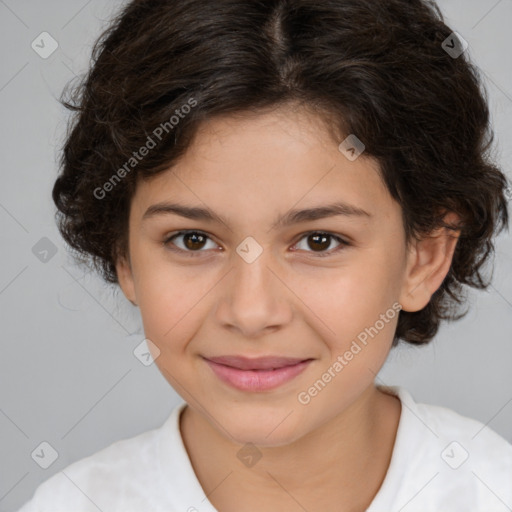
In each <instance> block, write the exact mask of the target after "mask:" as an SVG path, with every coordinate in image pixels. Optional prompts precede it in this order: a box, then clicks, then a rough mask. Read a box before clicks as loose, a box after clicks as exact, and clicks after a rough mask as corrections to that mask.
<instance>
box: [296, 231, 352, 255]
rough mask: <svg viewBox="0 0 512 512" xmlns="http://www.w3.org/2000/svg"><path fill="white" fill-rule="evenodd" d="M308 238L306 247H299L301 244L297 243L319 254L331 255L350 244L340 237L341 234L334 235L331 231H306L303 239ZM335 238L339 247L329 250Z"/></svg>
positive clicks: (303, 248) (306, 249)
mask: <svg viewBox="0 0 512 512" xmlns="http://www.w3.org/2000/svg"><path fill="white" fill-rule="evenodd" d="M304 239H305V240H306V244H305V245H306V247H304V245H303V246H302V247H299V245H300V243H299V244H296V247H297V248H299V249H301V250H305V251H306V252H312V253H317V254H316V255H317V256H329V255H330V254H332V253H335V252H337V251H339V250H341V249H343V248H344V247H346V246H348V245H350V244H349V243H348V242H346V241H345V240H343V239H342V238H340V237H339V236H336V235H332V234H330V233H324V232H321V231H314V232H311V233H306V234H305V235H304V236H303V237H302V238H301V241H302V240H304ZM333 240H335V241H336V242H338V244H339V245H338V247H335V248H334V249H331V250H330V251H327V249H328V248H329V247H330V246H331V243H332V241H333Z"/></svg>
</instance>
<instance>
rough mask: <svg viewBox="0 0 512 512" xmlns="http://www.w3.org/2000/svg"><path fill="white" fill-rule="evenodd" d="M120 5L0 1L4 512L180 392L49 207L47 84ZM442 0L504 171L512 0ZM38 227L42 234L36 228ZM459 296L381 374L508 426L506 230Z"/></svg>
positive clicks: (0, 473)
mask: <svg viewBox="0 0 512 512" xmlns="http://www.w3.org/2000/svg"><path fill="white" fill-rule="evenodd" d="M121 4H122V2H120V1H116V2H113V1H106V0H91V1H89V2H87V1H84V0H73V1H70V0H66V1H64V0H46V1H44V2H42V1H36V0H32V1H29V0H25V1H15V0H0V20H1V21H0V28H1V31H0V40H1V50H0V51H1V54H2V66H1V67H0V105H1V109H2V117H1V121H0V123H1V137H0V143H1V148H2V166H1V171H0V172H1V179H2V181H1V183H2V187H1V189H0V226H1V247H2V252H1V260H0V261H1V269H0V312H1V325H2V341H1V347H2V351H1V357H0V461H1V468H0V511H4V512H6V511H13V510H16V509H17V508H18V507H19V506H20V505H21V504H22V503H23V502H24V501H25V500H27V499H28V498H29V497H30V496H31V495H32V493H33V492H34V490H35V488H36V486H37V485H38V484H39V483H41V482H42V481H44V480H46V479H47V478H49V477H50V476H51V475H52V474H54V473H56V472H58V471H59V470H61V469H63V468H64V467H65V466H67V465H68V464H70V463H71V462H73V461H75V460H78V459H80V458H83V457H85V456H87V455H90V454H92V453H94V452H96V451H98V450H99V449H101V448H103V447H105V446H107V445H109V444H111V443H112V442H114V441H116V440H118V439H121V438H124V437H131V436H134V435H136V434H138V433H140V432H143V431H145V430H148V429H151V428H155V427H158V426H160V425H161V424H162V423H163V421H164V420H165V419H166V417H167V416H168V414H169V413H170V411H171V409H172V408H173V406H174V404H176V403H177V402H178V400H179V397H178V395H176V393H175V392H174V391H173V390H172V389H171V388H170V386H169V385H168V384H167V382H166V381H165V380H164V378H163V377H162V376H161V375H160V373H159V372H158V369H157V368H156V367H155V366H154V365H152V366H144V365H143V364H142V363H141V362H140V361H139V360H138V359H137V358H136V357H135V356H134V354H133V350H134V349H135V347H137V346H138V345H139V343H140V342H141V340H143V338H144V336H143V334H142V332H141V331H140V325H141V324H140V317H139V314H138V310H137V309H135V308H134V307H133V306H131V304H130V303H128V302H127V301H126V300H125V299H124V297H123V296H122V294H121V293H120V292H115V290H114V289H112V288H110V287H108V286H106V285H105V284H103V283H102V282H101V281H100V279H99V278H98V277H96V276H95V275H91V274H88V273H86V272H85V271H84V269H82V268H79V267H77V266H76V265H74V263H73V260H72V259H71V257H70V256H69V255H68V254H67V253H66V249H65V246H64V243H63V241H62V239H61V238H60V235H59V234H58V231H57V229H56V226H55V224H54V218H53V213H54V206H53V203H52V201H51V197H50V192H51V188H52V185H53V182H54V180H55V177H56V174H57V165H56V158H57V157H58V150H59V147H60V144H61V142H62V140H63V135H64V130H65V127H66V119H67V112H66V111H65V109H63V108H62V107H60V106H59V104H58V102H57V98H58V97H59V96H60V93H61V91H62V88H63V87H64V85H65V83H66V82H67V81H68V80H70V79H71V78H72V77H73V76H74V75H75V74H79V73H81V72H83V71H84V70H85V69H86V66H87V63H88V59H89V55H90V50H91V45H92V43H93V41H94V40H95V38H96V37H97V36H98V35H99V33H100V31H101V30H102V28H103V27H104V26H105V24H106V23H107V21H108V19H109V17H110V16H111V14H112V13H113V12H115V11H116V8H117V7H118V6H119V5H121ZM439 5H440V7H441V9H442V10H443V12H444V14H445V16H446V20H447V23H448V24H449V25H450V26H451V27H452V28H453V29H454V30H457V31H458V32H459V33H460V34H461V35H462V36H463V37H464V38H465V39H466V40H467V41H468V43H469V49H468V50H467V51H468V52H469V53H470V56H471V57H472V58H473V59H474V60H475V61H476V63H477V64H478V65H479V67H480V68H481V69H482V70H483V71H484V72H485V75H486V77H487V79H486V84H487V89H488V91H489V94H490V101H491V110H492V116H493V121H494V126H495V130H496V136H497V141H496V142H497V146H496V147H497V155H498V158H499V161H500V162H501V163H502V165H503V167H504V169H505V170H506V172H507V174H508V176H509V178H510V176H511V171H510V164H509V162H510V161H511V160H512V65H511V59H510V49H511V48H512V31H511V29H510V24H511V21H512V1H511V0H499V1H496V0H487V1H482V0H441V1H440V2H439ZM43 31H47V32H49V33H50V34H51V35H52V37H53V38H55V39H56V40H57V41H58V44H59V47H58V49H57V50H56V51H55V52H54V53H53V54H52V55H51V56H50V57H49V58H47V59H43V58H41V57H40V56H39V55H38V54H37V53H36V52H35V51H34V50H33V49H32V48H31V43H32V41H33V40H35V39H36V38H37V37H38V36H39V34H40V33H41V32H43ZM44 237H46V238H47V239H49V240H50V243H51V244H52V245H50V243H49V242H48V241H43V242H41V241H40V240H41V239H42V238H44ZM36 244H39V245H36ZM41 244H43V245H42V246H41ZM34 246H35V247H36V249H34V250H33V248H34ZM51 246H54V247H55V249H56V250H57V252H56V254H55V255H53V256H52V253H51V251H50V252H49V253H48V254H47V255H46V256H45V254H44V252H41V251H42V250H43V249H44V248H45V247H46V248H48V247H51ZM41 247H42V249H41ZM35 253H36V254H35ZM45 257H46V259H47V261H46V262H44V261H41V259H40V258H43V259H44V258H45ZM470 304H471V311H470V313H469V315H468V316H467V317H466V318H465V319H463V320H462V321H459V322H457V323H454V324H447V325H444V326H443V327H442V329H441V332H440V333H439V335H438V336H437V338H436V340H435V341H434V342H433V343H432V344H431V345H430V346H427V347H422V348H415V347H411V348H409V347H407V348H399V349H398V350H395V351H393V352H392V353H391V355H390V357H389V360H388V362H387V363H386V365H385V367H384V369H383V370H382V371H381V372H380V374H379V377H378V380H377V382H380V383H385V384H400V385H403V386H405V387H407V388H408V389H409V390H410V391H411V393H412V394H413V396H414V398H415V399H416V400H417V401H420V402H430V403H435V404H439V405H444V406H447V407H450V408H452V409H454V410H455V411H457V412H459V413H461V414H463V415H466V416H470V417H473V418H476V419H478V420H480V421H482V422H483V423H485V424H488V425H489V427H491V428H492V429H493V430H495V431H496V432H498V433H499V434H501V435H502V436H503V437H505V438H506V439H508V440H509V441H512V372H511V371H510V366H511V364H510V363H511V356H512V239H511V236H510V235H509V234H503V235H501V236H500V237H499V239H498V243H497V252H496V261H495V271H494V279H493V285H492V287H491V288H490V289H489V291H488V292H472V293H471V294H470ZM42 441H47V442H49V443H50V444H51V445H52V446H53V447H54V448H55V449H56V450H57V452H58V454H59V456H58V458H57V460H56V461H55V462H54V463H53V464H52V465H51V466H50V467H49V468H48V469H42V468H41V467H39V465H37V464H36V463H35V462H34V460H33V459H32V457H31V453H32V452H33V451H34V449H35V448H36V447H38V446H39V444H40V443H41V442H42Z"/></svg>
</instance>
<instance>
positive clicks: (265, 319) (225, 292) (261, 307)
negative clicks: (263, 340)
mask: <svg viewBox="0 0 512 512" xmlns="http://www.w3.org/2000/svg"><path fill="white" fill-rule="evenodd" d="M233 260H234V261H233V265H234V268H233V270H232V271H231V272H230V273H229V275H228V276H227V279H226V280H225V282H224V285H223V287H222V288H221V292H220V293H221V297H220V300H219V302H218V306H217V310H216V315H217V320H218V321H219V322H220V323H221V324H222V325H223V326H224V328H228V329H231V330H236V331H238V332H239V334H242V335H243V336H244V337H246V338H255V337H259V336H261V335H263V334H265V333H268V332H269V331H274V330H277V329H279V328H283V327H284V326H285V325H287V324H288V323H289V322H290V321H291V319H292V311H293V310H292V304H291V302H290V295H291V292H290V291H289V288H287V286H286V284H285V283H284V279H283V276H280V275H279V274H280V273H281V274H283V272H282V271H281V272H279V269H278V265H276V262H275V261H273V260H272V256H271V251H270V250H264V251H263V252H262V253H261V254H260V256H259V257H258V258H256V259H255V260H254V261H252V262H248V261H246V260H245V259H243V258H242V257H240V256H239V255H238V254H234V258H233ZM274 269H276V270H274Z"/></svg>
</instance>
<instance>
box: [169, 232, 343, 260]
mask: <svg viewBox="0 0 512 512" xmlns="http://www.w3.org/2000/svg"><path fill="white" fill-rule="evenodd" d="M190 233H196V234H199V235H203V236H205V237H206V238H208V239H209V240H212V239H211V238H210V237H209V236H208V235H207V234H206V233H205V232H203V231H198V230H195V229H190V230H184V231H178V232H176V233H174V234H172V235H170V236H168V237H167V238H166V239H165V240H164V241H163V245H164V246H165V247H166V248H167V249H168V250H169V251H172V252H176V253H180V254H184V255H186V256H187V257H188V256H190V257H192V258H193V257H197V256H200V255H201V253H202V252H206V251H204V250H197V251H189V250H184V249H180V248H179V247H176V245H174V244H172V245H173V246H174V247H171V241H172V240H173V239H174V238H177V237H179V236H181V235H186V234H190ZM310 235H325V236H327V237H329V238H331V239H334V240H336V242H339V244H340V245H339V246H338V247H337V248H335V249H331V250H330V251H323V252H315V251H306V252H311V253H313V254H314V255H315V257H319V258H325V257H327V256H331V255H332V254H334V253H337V252H339V251H341V250H343V249H344V248H345V247H349V246H350V245H351V244H350V243H349V242H347V241H346V240H344V239H343V238H340V237H339V236H337V235H334V234H332V233H329V232H326V231H308V232H306V233H303V234H302V236H301V237H300V238H299V239H298V240H297V242H296V243H295V244H294V245H297V244H298V243H299V242H300V241H301V240H302V239H303V238H307V237H308V236H310ZM212 241H213V240H212Z"/></svg>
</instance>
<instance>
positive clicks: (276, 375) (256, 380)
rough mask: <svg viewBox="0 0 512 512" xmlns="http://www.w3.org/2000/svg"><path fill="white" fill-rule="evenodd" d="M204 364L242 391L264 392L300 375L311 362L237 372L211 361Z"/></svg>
mask: <svg viewBox="0 0 512 512" xmlns="http://www.w3.org/2000/svg"><path fill="white" fill-rule="evenodd" d="M206 362H207V363H208V364H209V366H210V368H211V369H212V370H213V371H214V373H215V375H217V377H219V379H220V380H222V381H223V382H226V383H227V384H230V385H231V386H233V387H234V388H237V389H240V390H242V391H266V390H267V389H274V388H277V387H279V386H281V385H282V384H284V383H285V382H288V381H290V380H292V379H293V378H294V377H296V376H297V375H299V374H300V373H302V372H303V371H304V370H305V369H306V367H307V366H308V365H309V363H311V360H308V361H302V362H300V363H297V364H294V365H292V366H284V367H283V368H276V369H275V370H239V369H238V368H232V367H231V366H226V365H223V364H219V363H214V362H213V361H209V360H208V359H207V360H206Z"/></svg>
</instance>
